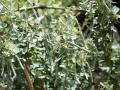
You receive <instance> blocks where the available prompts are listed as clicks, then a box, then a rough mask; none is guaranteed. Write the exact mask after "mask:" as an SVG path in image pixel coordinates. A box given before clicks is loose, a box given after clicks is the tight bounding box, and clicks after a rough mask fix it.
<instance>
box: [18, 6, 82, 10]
mask: <svg viewBox="0 0 120 90" xmlns="http://www.w3.org/2000/svg"><path fill="white" fill-rule="evenodd" d="M32 9H58V10H63V11H65V10H66V8H64V7H55V6H47V5H45V4H40V5H34V6H31V7H22V8H18V10H16V11H25V10H32ZM71 11H81V10H80V9H71Z"/></svg>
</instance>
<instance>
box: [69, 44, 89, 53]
mask: <svg viewBox="0 0 120 90" xmlns="http://www.w3.org/2000/svg"><path fill="white" fill-rule="evenodd" d="M69 44H71V45H73V46H75V47H77V48H79V49H81V50H83V51H86V52H88V53H90V51H89V50H87V49H85V48H83V47H81V46H79V45H77V44H75V43H72V42H69Z"/></svg>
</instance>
